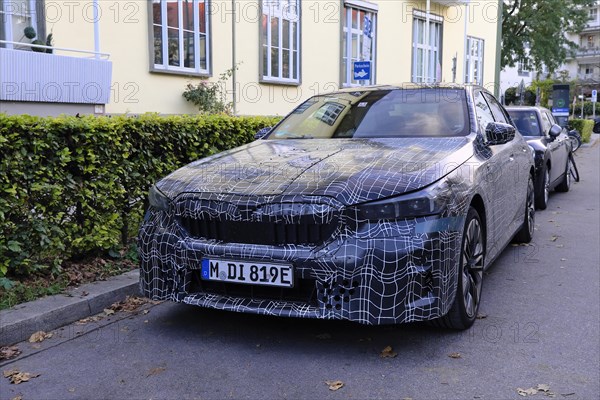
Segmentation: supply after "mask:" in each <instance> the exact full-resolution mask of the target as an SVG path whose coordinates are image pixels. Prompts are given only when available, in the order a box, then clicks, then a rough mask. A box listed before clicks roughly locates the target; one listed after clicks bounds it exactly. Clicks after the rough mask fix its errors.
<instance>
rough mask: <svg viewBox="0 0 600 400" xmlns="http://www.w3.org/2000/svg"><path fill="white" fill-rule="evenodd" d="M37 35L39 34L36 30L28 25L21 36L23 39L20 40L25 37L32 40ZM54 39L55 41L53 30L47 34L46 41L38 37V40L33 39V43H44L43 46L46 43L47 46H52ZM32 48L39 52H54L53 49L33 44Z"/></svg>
mask: <svg viewBox="0 0 600 400" xmlns="http://www.w3.org/2000/svg"><path fill="white" fill-rule="evenodd" d="M36 36H37V32H36V31H35V29H34V28H33V27H32V26H28V27H26V28H25V29H23V36H22V37H21V39H20V40H19V42H20V41H22V40H23V38H27V39H29V40H32V39H34V38H35V37H36ZM53 41H54V38H53V35H52V32H50V33H49V34H48V36H46V41H43V40H40V39H39V38H38V39H36V40H33V41H32V42H31V44H37V45H42V46H44V45H45V46H49V47H52V44H53ZM31 50H32V51H35V52H37V53H49V54H52V52H53V49H43V48H40V47H33V46H32V47H31Z"/></svg>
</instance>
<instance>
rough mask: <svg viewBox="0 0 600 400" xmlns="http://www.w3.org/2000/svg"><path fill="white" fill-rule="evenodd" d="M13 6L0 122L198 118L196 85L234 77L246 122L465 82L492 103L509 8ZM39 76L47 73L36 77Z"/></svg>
mask: <svg viewBox="0 0 600 400" xmlns="http://www.w3.org/2000/svg"><path fill="white" fill-rule="evenodd" d="M0 6H1V7H0V11H1V12H2V13H3V18H2V21H3V22H2V25H0V64H2V65H0V67H1V66H4V69H0V83H1V84H2V87H3V90H2V96H1V97H0V112H2V111H4V112H9V113H17V112H19V110H21V111H20V112H29V113H36V110H38V111H39V110H46V113H48V114H53V113H57V112H58V111H60V110H61V109H62V110H66V112H74V111H75V110H79V109H81V110H82V112H90V113H113V114H122V113H134V114H137V113H144V112H158V113H161V114H184V113H195V112H197V109H196V108H195V106H194V105H193V104H191V103H189V102H187V101H186V100H185V99H184V98H183V96H182V93H183V91H184V90H185V87H186V85H187V84H188V83H192V84H198V83H199V82H201V81H202V80H205V79H207V80H208V82H217V81H218V80H219V77H220V75H221V74H223V73H226V72H227V71H230V72H231V71H233V69H234V66H235V67H236V68H235V73H234V74H233V76H231V77H229V78H228V79H227V81H226V86H225V90H224V92H225V94H226V101H227V102H231V103H232V106H233V107H234V109H235V113H236V114H238V115H282V114H286V113H287V112H289V111H290V110H291V109H292V108H293V107H294V106H296V105H297V104H299V103H300V102H301V101H303V100H305V99H307V98H308V97H309V96H311V95H314V94H317V93H324V92H329V91H333V90H336V89H338V88H341V87H349V86H360V85H365V84H403V83H408V82H419V83H430V84H434V83H435V82H446V83H447V82H456V83H478V84H482V85H484V86H486V87H488V89H491V90H492V91H493V90H494V86H495V84H496V81H497V72H498V71H497V60H498V42H499V41H498V35H499V29H498V23H499V22H498V21H499V20H498V15H499V7H500V6H501V3H500V2H499V1H496V0H489V1H488V0H484V1H441V0H440V1H433V0H431V1H404V0H379V1H375V0H373V1H364V0H331V1H329V0H302V1H299V0H258V1H257V0H241V1H239V0H238V1H230V0H226V1H217V0H215V1H209V0H150V1H143V0H142V1H140V0H125V1H123V0H122V1H117V0H115V1H111V0H100V1H99V0H85V1H46V2H40V1H39V0H32V1H30V0H0ZM28 25H31V26H34V27H35V28H36V30H37V33H38V39H47V36H48V35H49V34H50V33H51V34H52V40H51V48H52V53H49V52H47V50H48V47H44V45H45V44H47V43H46V42H47V40H41V42H42V43H39V44H38V45H39V46H40V47H39V48H37V50H38V51H32V49H33V47H31V46H29V44H30V43H31V42H32V40H30V39H28V38H26V37H25V38H23V37H17V36H20V33H21V31H22V30H23V27H26V26H28ZM29 47H31V48H29ZM82 50H83V51H86V53H83V52H81V51H82ZM44 51H46V52H44ZM25 52H28V53H31V54H26V55H25V56H26V57H25V56H24V53H25ZM34 56H35V57H34ZM24 57H25V58H24ZM27 57H30V59H28V58H27ZM71 59H79V60H75V61H78V62H81V64H77V63H75V64H73V62H74V61H73V60H71ZM57 60H58V61H60V62H58V63H57ZM83 60H85V63H84V61H83ZM364 62H367V64H359V65H358V66H359V67H360V66H361V65H362V66H365V65H366V66H367V67H366V68H362V69H360V68H358V69H357V71H355V66H356V63H364ZM3 63H4V64H3ZM18 63H21V64H22V65H17V64H18ZM86 63H87V64H86ZM46 64H48V65H46ZM30 65H35V66H37V68H38V70H37V71H33V72H31V73H30V74H29V75H28V73H25V72H23V71H26V70H27V68H28V66H30ZM369 67H370V69H369ZM53 68H55V69H56V71H55V70H54V69H53ZM29 69H31V68H29ZM2 71H4V72H2ZM107 71H108V72H107ZM355 74H357V75H355ZM94 76H96V77H98V82H96V83H97V85H96V84H95V82H94ZM54 78H56V79H54ZM35 82H42V84H40V85H36V84H35ZM77 83H79V84H77ZM36 90H37V91H38V92H39V93H37V94H36V93H35V92H36ZM98 93H100V94H101V95H98ZM84 106H85V107H84ZM77 107H80V108H77ZM81 107H83V108H81ZM92 107H93V108H92ZM50 108H52V109H53V111H52V112H48V111H47V110H48V109H50ZM39 113H42V114H43V113H44V111H39Z"/></svg>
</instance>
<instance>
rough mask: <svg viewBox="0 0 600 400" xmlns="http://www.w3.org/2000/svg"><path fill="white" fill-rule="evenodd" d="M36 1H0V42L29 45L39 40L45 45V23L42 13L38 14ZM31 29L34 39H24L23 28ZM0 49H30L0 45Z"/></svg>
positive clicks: (28, 47)
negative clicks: (33, 32) (34, 34)
mask: <svg viewBox="0 0 600 400" xmlns="http://www.w3.org/2000/svg"><path fill="white" fill-rule="evenodd" d="M38 4H39V2H38V0H0V40H6V41H8V42H23V43H27V44H29V43H31V42H32V41H34V40H40V41H41V42H42V43H43V44H46V34H45V25H46V24H45V21H44V18H43V13H38V12H37V11H38ZM27 27H32V28H33V29H34V30H35V33H36V37H35V38H33V39H29V38H27V37H25V32H24V31H25V28H27ZM0 47H6V48H9V49H12V48H15V49H20V48H22V49H27V50H29V49H31V47H30V46H27V47H21V46H19V45H13V44H5V43H0Z"/></svg>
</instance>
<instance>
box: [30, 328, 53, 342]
mask: <svg viewBox="0 0 600 400" xmlns="http://www.w3.org/2000/svg"><path fill="white" fill-rule="evenodd" d="M51 337H52V334H51V333H46V332H44V331H37V332H36V333H34V334H33V335H31V336H30V337H29V343H39V342H43V341H44V340H46V339H50V338H51Z"/></svg>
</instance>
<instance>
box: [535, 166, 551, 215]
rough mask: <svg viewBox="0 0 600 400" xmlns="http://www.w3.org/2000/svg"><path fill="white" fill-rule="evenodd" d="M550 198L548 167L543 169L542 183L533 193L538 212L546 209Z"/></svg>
mask: <svg viewBox="0 0 600 400" xmlns="http://www.w3.org/2000/svg"><path fill="white" fill-rule="evenodd" d="M549 196H550V170H549V169H548V166H545V167H544V171H543V173H542V182H540V185H539V186H538V190H537V192H536V193H535V207H536V208H538V209H540V210H545V209H546V207H548V197H549Z"/></svg>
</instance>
